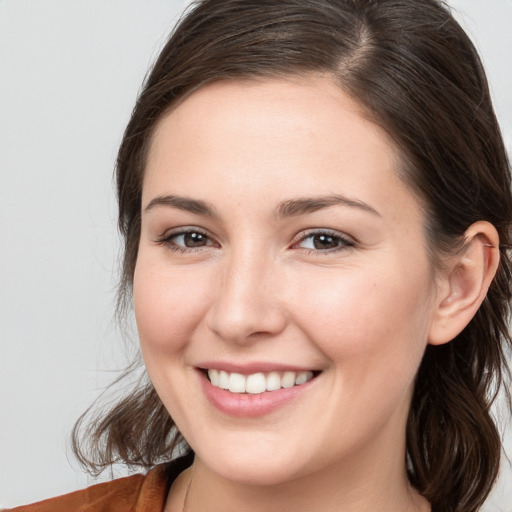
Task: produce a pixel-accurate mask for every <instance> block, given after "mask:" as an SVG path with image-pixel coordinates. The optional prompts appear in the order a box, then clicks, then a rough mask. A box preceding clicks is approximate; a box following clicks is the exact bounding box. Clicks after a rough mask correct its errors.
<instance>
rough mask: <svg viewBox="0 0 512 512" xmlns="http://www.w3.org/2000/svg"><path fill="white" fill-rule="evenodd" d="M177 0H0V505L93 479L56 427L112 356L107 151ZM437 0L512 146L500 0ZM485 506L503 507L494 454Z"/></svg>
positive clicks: (117, 359) (65, 428) (115, 338)
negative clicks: (461, 32) (445, 7)
mask: <svg viewBox="0 0 512 512" xmlns="http://www.w3.org/2000/svg"><path fill="white" fill-rule="evenodd" d="M187 3H188V2H187V1H186V0H181V1H180V0H174V1H172V0H167V1H164V0H108V1H106V0H0V504H1V505H3V506H14V505H18V504H22V503H27V502H31V501H35V500H40V499H43V498H47V497H50V496H55V495H58V494H62V493H65V492H69V491H71V490H74V489H77V488H79V487H83V486H85V485H88V484H90V483H92V480H91V478H90V477H87V476H86V475H84V474H83V473H81V472H80V470H79V468H78V464H77V463H76V462H74V461H73V459H72V457H71V455H70V452H69V442H68V437H69V436H68V434H69V432H70V430H71V427H72V425H73V423H74V421H75V419H76V418H77V416H78V415H79V414H80V412H82V411H83V410H84V409H85V407H86V406H87V405H89V404H90V402H91V401H92V400H93V398H95V397H96V396H97V395H98V393H99V390H100V389H101V388H102V387H103V386H105V385H106V384H107V383H108V382H109V381H110V380H112V379H113V377H114V376H115V375H116V374H115V373H112V372H111V370H113V369H115V368H119V367H121V366H122V365H123V364H124V363H125V362H126V359H125V355H124V354H125V352H124V344H123V341H122V336H121V335H120V333H119V332H117V331H116V329H115V326H114V323H113V320H112V318H113V307H114V291H115V275H116V272H117V257H118V241H117V233H116V227H115V214H116V211H115V201H114V194H113V186H112V182H111V174H112V169H113V163H114V158H115V152H116V149H117V146H118V144H119V142H120V138H121V135H122V132H123V129H124V126H125V124H126V122H127V120H128V117H129V113H130V111H131V108H132V106H133V104H134V101H135V98H136V93H137V91H138V89H139V86H140V83H141V81H142V78H143V77H144V74H145V72H146V70H147V68H148V65H149V63H150V62H151V61H152V60H153V59H154V58H155V56H156V55H157V53H158V49H159V48H160V47H161V45H162V43H163V42H164V40H165V35H166V34H167V33H168V32H169V30H170V28H171V27H172V26H173V24H174V22H175V21H176V19H177V15H178V13H179V12H180V11H181V10H182V9H183V7H184V6H185V5H186V4H187ZM450 3H451V4H452V5H454V6H455V7H456V8H457V9H458V10H460V11H461V13H462V14H461V15H460V17H461V18H462V20H463V22H464V24H465V26H466V27H467V28H468V30H469V33H470V35H471V36H472V38H473V40H474V41H475V42H476V43H477V46H478V48H479V49H480V51H481V53H482V55H483V58H484V63H485V66H486V69H487V72H488V76H489V78H490V82H491V86H492V91H493V95H494V98H495V104H496V109H497V112H498V116H499V118H500V121H501V125H502V128H503V130H504V132H505V137H506V140H507V144H508V147H509V148H511V149H512V93H511V92H510V89H511V87H512V66H511V64H512V0H485V1H484V0H452V1H451V2H450ZM98 369H99V371H98ZM507 428H508V431H507V435H506V440H507V445H508V450H509V456H511V457H512V433H511V430H512V429H511V427H510V426H508V427H507ZM107 476H108V475H107ZM485 510H486V511H487V512H491V511H498V510H501V511H505V512H512V471H511V470H510V464H509V463H508V462H507V461H506V460H505V461H504V464H503V470H502V477H501V480H500V483H499V485H498V486H497V489H496V491H495V493H494V496H493V498H492V499H491V500H490V502H489V504H488V505H487V506H486V508H485Z"/></svg>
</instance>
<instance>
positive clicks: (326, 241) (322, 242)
mask: <svg viewBox="0 0 512 512" xmlns="http://www.w3.org/2000/svg"><path fill="white" fill-rule="evenodd" d="M337 242H338V241H337V240H336V238H335V237H333V236H329V235H317V236H315V237H314V238H313V245H314V247H315V249H333V248H334V247H337V246H338V243H337Z"/></svg>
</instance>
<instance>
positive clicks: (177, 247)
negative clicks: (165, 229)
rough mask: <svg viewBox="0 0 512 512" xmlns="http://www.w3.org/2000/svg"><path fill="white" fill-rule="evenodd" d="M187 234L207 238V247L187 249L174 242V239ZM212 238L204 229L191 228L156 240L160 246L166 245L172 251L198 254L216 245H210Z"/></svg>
mask: <svg viewBox="0 0 512 512" xmlns="http://www.w3.org/2000/svg"><path fill="white" fill-rule="evenodd" d="M187 234H197V235H201V236H203V237H205V238H206V240H207V245H201V246H198V247H186V246H183V245H178V244H176V243H174V242H173V238H177V237H179V236H185V235H187ZM211 241H212V239H211V237H210V236H209V235H208V234H207V233H206V232H205V231H203V230H202V229H199V228H195V227H190V228H182V229H180V230H179V231H175V232H172V233H170V234H165V235H164V236H163V237H161V238H159V239H158V240H156V242H157V243H158V244H160V245H164V246H165V247H166V248H168V249H169V250H171V251H175V252H181V253H189V252H198V251H201V250H204V249H205V248H207V247H212V246H214V244H212V243H208V242H211Z"/></svg>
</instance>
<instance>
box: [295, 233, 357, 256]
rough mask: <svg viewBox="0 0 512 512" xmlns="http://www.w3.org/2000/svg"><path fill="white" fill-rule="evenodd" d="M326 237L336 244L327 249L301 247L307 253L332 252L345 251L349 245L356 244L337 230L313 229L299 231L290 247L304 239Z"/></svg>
mask: <svg viewBox="0 0 512 512" xmlns="http://www.w3.org/2000/svg"><path fill="white" fill-rule="evenodd" d="M322 236H323V237H327V238H331V239H333V241H334V242H335V243H336V244H337V246H336V247H332V248H328V249H317V248H305V247H303V248H302V249H303V250H304V251H306V253H307V254H332V253H338V252H341V251H346V250H347V249H350V248H351V247H354V246H355V245H356V244H355V242H354V241H353V240H352V239H350V238H348V237H347V236H345V235H343V234H341V233H339V232H337V231H331V230H329V229H317V230H314V231H306V232H302V233H299V234H298V235H297V238H298V241H297V242H295V243H294V244H293V245H292V247H297V246H298V245H299V244H300V243H303V242H304V241H306V240H308V239H314V238H315V237H322Z"/></svg>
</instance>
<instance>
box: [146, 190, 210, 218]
mask: <svg viewBox="0 0 512 512" xmlns="http://www.w3.org/2000/svg"><path fill="white" fill-rule="evenodd" d="M156 206H168V207H171V208H177V209H178V210H184V211H187V212H191V213H196V214H197V215H205V216H206V217H217V214H216V213H215V209H214V208H213V206H211V205H209V204H208V203H206V202H205V201H201V200H198V199H190V198H189V197H181V196H174V195H167V196H157V197H155V198H154V199H152V200H151V201H150V202H149V204H148V205H147V206H146V208H144V211H145V212H148V211H149V210H152V209H153V208H155V207H156Z"/></svg>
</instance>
